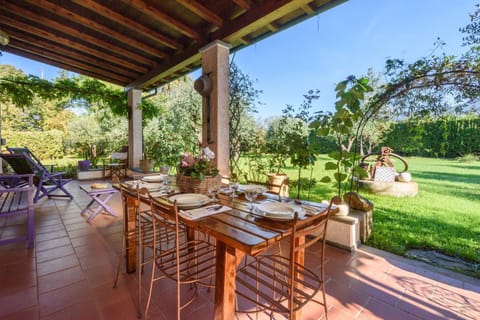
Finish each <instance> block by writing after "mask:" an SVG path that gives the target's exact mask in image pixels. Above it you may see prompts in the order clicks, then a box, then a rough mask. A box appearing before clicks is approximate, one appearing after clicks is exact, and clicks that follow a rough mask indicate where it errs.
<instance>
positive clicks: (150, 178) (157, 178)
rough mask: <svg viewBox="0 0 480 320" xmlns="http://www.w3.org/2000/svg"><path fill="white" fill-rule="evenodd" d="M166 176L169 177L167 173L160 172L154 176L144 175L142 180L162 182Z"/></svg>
mask: <svg viewBox="0 0 480 320" xmlns="http://www.w3.org/2000/svg"><path fill="white" fill-rule="evenodd" d="M165 177H167V175H165V174H158V175H154V176H146V177H143V178H142V180H143V181H145V182H162V181H163V180H165Z"/></svg>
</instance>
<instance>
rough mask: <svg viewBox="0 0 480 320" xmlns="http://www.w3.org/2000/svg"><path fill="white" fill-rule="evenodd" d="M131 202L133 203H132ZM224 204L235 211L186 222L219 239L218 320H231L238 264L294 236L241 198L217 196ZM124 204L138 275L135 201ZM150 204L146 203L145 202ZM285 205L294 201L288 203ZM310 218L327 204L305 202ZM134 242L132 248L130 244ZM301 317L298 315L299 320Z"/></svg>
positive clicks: (270, 198) (130, 257) (131, 263)
mask: <svg viewBox="0 0 480 320" xmlns="http://www.w3.org/2000/svg"><path fill="white" fill-rule="evenodd" d="M129 198H131V199H129ZM217 198H218V200H219V201H220V203H221V204H223V205H225V206H228V207H230V208H232V209H231V210H228V211H225V212H222V213H218V214H214V215H210V216H207V217H203V218H200V219H198V220H185V221H184V222H185V223H186V224H187V226H188V227H189V228H191V229H192V230H199V231H201V232H203V233H205V234H208V235H210V236H212V237H214V238H215V239H216V248H217V249H216V250H217V252H216V277H215V310H214V319H215V320H220V319H222V320H231V319H234V314H235V278H236V270H237V266H238V264H239V263H240V262H241V260H242V258H243V257H244V256H245V255H252V256H255V255H257V254H259V253H261V252H263V251H265V250H266V249H268V248H269V247H270V246H272V245H274V244H276V243H278V242H279V241H280V240H282V239H283V238H285V237H287V236H288V235H289V234H290V229H289V228H287V227H286V226H285V223H282V221H274V220H270V219H265V218H262V217H261V216H259V215H256V214H255V213H254V212H252V210H250V209H249V206H248V203H247V201H246V200H245V198H244V197H243V195H240V196H238V197H236V198H232V197H230V196H229V195H223V194H220V195H218V196H217ZM125 200H126V201H124V203H125V206H124V210H125V212H124V213H125V219H124V223H125V224H126V228H127V230H128V233H127V248H130V250H128V251H127V258H126V264H127V271H128V272H134V271H135V255H136V253H135V245H134V243H135V238H134V237H135V221H136V219H135V212H134V209H133V205H134V202H133V201H134V199H133V198H132V197H127V199H125ZM146 201H147V200H146V199H145V202H146ZM274 201H279V197H278V195H269V194H264V195H262V196H260V197H258V199H257V201H256V202H255V203H256V204H257V205H258V204H261V203H265V202H274ZM284 201H293V200H292V199H284ZM301 205H302V208H303V209H304V212H305V213H306V215H309V214H313V213H318V212H321V211H324V210H326V206H325V205H324V204H318V203H312V202H308V203H307V202H304V203H302V204H301ZM130 241H133V242H131V243H130V244H132V245H129V243H128V242H130ZM296 262H298V263H301V264H303V263H304V255H298V258H297V261H296ZM299 317H300V316H299V315H298V316H297V318H299Z"/></svg>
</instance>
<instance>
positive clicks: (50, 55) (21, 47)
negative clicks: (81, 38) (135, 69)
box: [8, 38, 138, 81]
mask: <svg viewBox="0 0 480 320" xmlns="http://www.w3.org/2000/svg"><path fill="white" fill-rule="evenodd" d="M12 40H13V41H11V42H10V43H9V45H8V46H9V47H11V48H15V49H17V50H18V51H23V52H25V53H28V54H30V55H32V56H38V57H43V58H44V59H48V60H51V61H55V62H57V63H60V64H63V65H65V66H68V67H65V69H69V70H70V69H73V68H74V69H76V70H84V71H91V72H94V73H95V74H97V75H103V76H104V77H108V78H110V79H117V80H118V81H128V80H129V79H132V78H135V77H136V76H138V74H137V75H131V76H130V77H126V76H125V73H124V74H118V73H114V72H112V71H111V70H105V69H102V68H98V67H97V66H92V65H90V64H85V63H83V62H80V61H78V60H75V59H70V58H65V57H64V56H62V55H60V54H58V53H55V52H50V51H48V50H39V49H38V48H37V47H36V46H33V45H30V44H29V43H24V42H23V41H19V40H17V39H14V38H13V39H12Z"/></svg>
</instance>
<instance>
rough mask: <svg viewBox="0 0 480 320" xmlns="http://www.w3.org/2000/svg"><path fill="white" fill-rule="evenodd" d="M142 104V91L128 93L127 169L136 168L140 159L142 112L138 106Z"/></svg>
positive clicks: (141, 148) (135, 90)
mask: <svg viewBox="0 0 480 320" xmlns="http://www.w3.org/2000/svg"><path fill="white" fill-rule="evenodd" d="M141 102H142V91H141V90H137V89H132V90H129V91H128V167H129V168H138V167H139V166H140V159H142V152H143V139H142V136H143V135H142V130H143V129H142V110H141V109H140V108H138V105H139V104H140V103H141Z"/></svg>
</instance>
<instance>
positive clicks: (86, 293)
mask: <svg viewBox="0 0 480 320" xmlns="http://www.w3.org/2000/svg"><path fill="white" fill-rule="evenodd" d="M91 299H92V297H91V294H90V290H89V288H88V285H87V283H86V282H85V281H80V282H76V283H74V284H71V285H69V286H67V287H63V288H60V289H56V290H52V291H48V292H46V293H41V294H39V297H38V300H39V304H40V308H39V309H40V317H42V318H43V317H45V316H48V315H51V314H53V313H55V312H58V311H61V310H63V309H66V308H67V307H69V306H71V305H74V304H77V303H83V302H85V301H89V300H91Z"/></svg>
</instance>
